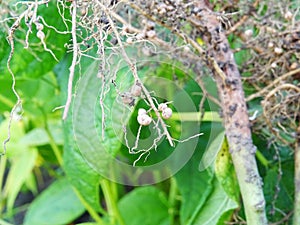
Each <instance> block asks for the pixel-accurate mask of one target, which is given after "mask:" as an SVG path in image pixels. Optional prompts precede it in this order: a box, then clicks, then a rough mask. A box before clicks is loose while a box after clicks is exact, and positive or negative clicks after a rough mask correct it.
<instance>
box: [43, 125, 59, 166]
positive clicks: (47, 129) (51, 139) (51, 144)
mask: <svg viewBox="0 0 300 225" xmlns="http://www.w3.org/2000/svg"><path fill="white" fill-rule="evenodd" d="M45 130H46V133H47V135H48V138H49V144H50V146H51V148H52V150H53V152H54V154H55V157H56V159H57V161H58V163H59V165H60V166H62V164H63V158H62V154H61V152H60V150H59V147H58V146H57V144H56V143H55V140H54V138H53V136H52V134H51V132H50V130H49V127H48V125H47V121H45Z"/></svg>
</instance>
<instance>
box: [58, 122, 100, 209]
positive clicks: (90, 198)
mask: <svg viewBox="0 0 300 225" xmlns="http://www.w3.org/2000/svg"><path fill="white" fill-rule="evenodd" d="M64 131H65V132H64V133H65V145H64V154H63V160H64V165H63V168H64V171H65V172H66V174H67V177H68V178H69V180H70V183H71V184H72V185H73V186H74V187H75V188H76V190H77V191H78V192H79V193H80V194H81V195H82V197H83V198H84V200H85V201H86V202H87V204H88V205H90V206H91V207H92V208H93V209H94V210H95V211H97V212H99V211H100V209H101V208H100V199H99V181H100V175H99V174H98V173H97V172H96V171H95V170H93V169H92V168H91V167H90V166H89V165H88V164H87V162H86V161H85V159H84V158H83V157H82V155H81V153H80V151H79V149H78V148H77V146H76V144H75V143H74V135H73V132H72V124H71V123H70V119H68V120H67V122H66V123H65V124H64Z"/></svg>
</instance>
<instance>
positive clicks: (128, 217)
mask: <svg viewBox="0 0 300 225" xmlns="http://www.w3.org/2000/svg"><path fill="white" fill-rule="evenodd" d="M167 202H168V201H167V198H166V196H165V194H164V193H163V192H162V191H160V190H158V189H156V188H155V187H151V186H149V187H140V188H136V189H134V190H133V191H132V192H130V193H129V194H127V195H125V196H124V197H123V198H122V199H121V200H120V201H119V203H118V207H119V210H120V214H121V216H122V218H123V219H124V221H125V224H128V225H129V224H130V225H141V224H143V225H168V224H169V213H168V203H167Z"/></svg>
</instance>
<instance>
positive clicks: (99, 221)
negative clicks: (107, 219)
mask: <svg viewBox="0 0 300 225" xmlns="http://www.w3.org/2000/svg"><path fill="white" fill-rule="evenodd" d="M74 191H75V193H76V195H77V197H78V198H79V200H80V202H81V203H82V204H83V205H84V207H85V208H86V210H87V211H88V213H89V214H90V215H91V217H92V218H93V219H94V220H95V221H96V222H97V224H99V225H105V223H104V222H103V220H102V219H101V217H100V216H99V215H98V213H97V212H96V211H95V210H94V209H93V207H92V206H90V204H89V203H88V202H87V201H85V199H84V198H83V197H82V195H81V194H80V193H79V191H78V190H77V189H76V188H74Z"/></svg>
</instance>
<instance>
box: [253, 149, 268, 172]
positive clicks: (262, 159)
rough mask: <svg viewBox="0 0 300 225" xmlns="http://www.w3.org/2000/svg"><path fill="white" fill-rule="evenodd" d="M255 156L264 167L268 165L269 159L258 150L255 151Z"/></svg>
mask: <svg viewBox="0 0 300 225" xmlns="http://www.w3.org/2000/svg"><path fill="white" fill-rule="evenodd" d="M255 156H256V157H257V159H258V160H259V161H260V163H261V164H262V165H264V167H266V168H268V167H269V161H268V160H267V159H266V157H265V156H264V155H263V154H262V153H261V152H260V151H259V150H257V151H256V153H255Z"/></svg>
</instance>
